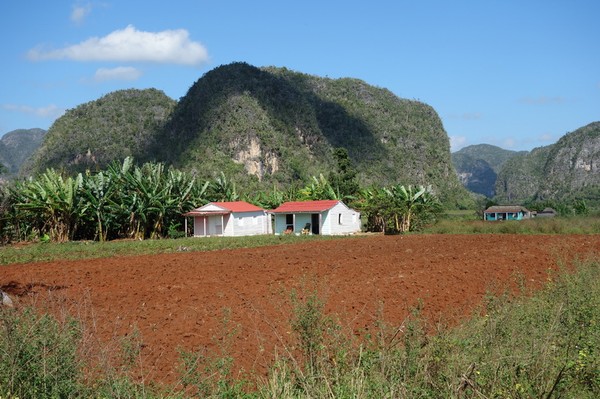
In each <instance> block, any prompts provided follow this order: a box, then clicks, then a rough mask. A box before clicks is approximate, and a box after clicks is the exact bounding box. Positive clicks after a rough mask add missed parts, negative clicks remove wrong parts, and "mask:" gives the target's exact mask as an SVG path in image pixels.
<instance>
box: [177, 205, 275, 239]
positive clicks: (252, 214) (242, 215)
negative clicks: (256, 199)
mask: <svg viewBox="0 0 600 399" xmlns="http://www.w3.org/2000/svg"><path fill="white" fill-rule="evenodd" d="M183 216H185V231H187V218H188V217H193V218H194V237H208V236H228V237H240V236H252V235H259V234H271V233H272V231H271V221H270V217H269V215H267V212H266V211H265V210H264V209H262V208H259V207H258V206H255V205H252V204H249V203H247V202H245V201H235V202H209V203H208V204H206V205H204V206H201V207H200V208H196V209H194V210H192V211H189V212H187V213H185V214H184V215H183Z"/></svg>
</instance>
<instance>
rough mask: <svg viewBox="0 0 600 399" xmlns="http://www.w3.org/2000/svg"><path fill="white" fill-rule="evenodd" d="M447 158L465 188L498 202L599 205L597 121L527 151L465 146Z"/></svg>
mask: <svg viewBox="0 0 600 399" xmlns="http://www.w3.org/2000/svg"><path fill="white" fill-rule="evenodd" d="M452 162H453V165H454V167H455V169H456V172H457V175H458V176H459V179H460V180H461V182H462V184H463V185H464V186H465V187H466V188H467V189H469V190H470V191H472V192H475V193H479V194H482V195H485V196H486V197H488V198H493V199H494V200H495V201H497V202H500V203H504V204H522V203H525V202H532V201H533V202H535V201H546V200H553V201H559V202H573V201H575V200H586V201H588V202H590V203H592V204H596V205H600V122H592V123H590V124H588V125H586V126H583V127H581V128H579V129H577V130H575V131H574V132H572V133H567V134H565V135H564V136H563V137H561V138H560V139H559V140H558V141H557V142H556V143H555V144H552V145H548V146H544V147H538V148H534V149H533V150H531V151H519V152H516V151H509V150H504V149H502V148H500V147H495V146H491V145H487V144H481V145H473V146H469V147H465V148H463V149H461V150H460V151H457V152H455V153H453V154H452Z"/></svg>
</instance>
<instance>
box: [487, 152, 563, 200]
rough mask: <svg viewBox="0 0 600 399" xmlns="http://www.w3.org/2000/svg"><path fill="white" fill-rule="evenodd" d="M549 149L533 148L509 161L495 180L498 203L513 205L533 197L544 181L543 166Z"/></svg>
mask: <svg viewBox="0 0 600 399" xmlns="http://www.w3.org/2000/svg"><path fill="white" fill-rule="evenodd" d="M551 148H552V146H546V147H538V148H534V149H533V150H532V151H531V152H529V153H526V154H519V155H515V156H514V157H512V158H511V159H509V160H508V161H507V162H506V163H505V164H504V167H503V168H502V170H501V171H500V173H499V174H498V178H497V180H496V199H497V200H498V201H499V202H500V203H511V204H514V203H522V202H524V201H527V200H529V199H531V198H532V197H534V196H535V193H536V192H537V191H538V189H539V186H540V183H541V181H542V180H543V179H544V165H545V164H546V161H547V159H548V154H549V153H550V150H551Z"/></svg>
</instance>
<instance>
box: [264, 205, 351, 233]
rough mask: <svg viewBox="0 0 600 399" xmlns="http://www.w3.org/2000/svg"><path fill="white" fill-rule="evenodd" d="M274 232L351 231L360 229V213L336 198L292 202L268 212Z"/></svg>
mask: <svg viewBox="0 0 600 399" xmlns="http://www.w3.org/2000/svg"><path fill="white" fill-rule="evenodd" d="M271 213H272V214H273V215H274V221H275V223H274V226H275V227H274V233H275V234H322V235H338V234H353V233H356V232H359V231H360V227H361V222H360V213H359V212H358V211H356V210H354V209H350V208H348V207H347V206H346V204H344V203H343V202H342V201H340V200H320V201H292V202H285V203H283V204H281V205H280V206H279V207H278V208H276V209H274V210H272V211H271Z"/></svg>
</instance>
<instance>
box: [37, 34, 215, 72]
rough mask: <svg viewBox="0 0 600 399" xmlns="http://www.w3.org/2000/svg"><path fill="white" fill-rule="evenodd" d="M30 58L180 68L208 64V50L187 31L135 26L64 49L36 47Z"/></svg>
mask: <svg viewBox="0 0 600 399" xmlns="http://www.w3.org/2000/svg"><path fill="white" fill-rule="evenodd" d="M27 56H28V58H29V59H30V60H34V61H43V60H60V59H69V60H74V61H118V62H158V63H168V64H181V65H200V64H202V63H205V62H207V61H208V52H207V50H206V48H205V47H204V46H203V45H202V44H201V43H199V42H194V41H192V40H190V38H189V33H188V31H187V30H185V29H177V30H165V31H161V32H144V31H139V30H137V29H136V28H135V27H133V26H132V25H129V26H127V27H126V28H125V29H122V30H116V31H114V32H112V33H109V34H108V35H106V36H104V37H100V38H99V37H93V38H90V39H87V40H85V41H83V42H81V43H79V44H76V45H73V46H69V47H65V48H62V49H57V50H44V49H42V48H40V47H37V48H34V49H31V50H29V52H28V54H27Z"/></svg>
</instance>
